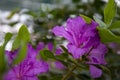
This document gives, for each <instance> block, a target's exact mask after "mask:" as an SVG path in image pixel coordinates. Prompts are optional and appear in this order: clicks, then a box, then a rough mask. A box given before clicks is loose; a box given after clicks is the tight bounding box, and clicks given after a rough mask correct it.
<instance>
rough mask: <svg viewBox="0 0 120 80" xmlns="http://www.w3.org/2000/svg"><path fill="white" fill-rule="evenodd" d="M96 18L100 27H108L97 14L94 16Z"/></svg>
mask: <svg viewBox="0 0 120 80" xmlns="http://www.w3.org/2000/svg"><path fill="white" fill-rule="evenodd" d="M93 18H94V20H95V21H96V22H97V23H98V24H99V26H100V27H102V28H103V27H106V24H105V23H104V22H103V21H101V20H100V19H99V18H97V17H96V16H93Z"/></svg>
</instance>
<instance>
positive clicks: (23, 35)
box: [18, 25, 30, 42]
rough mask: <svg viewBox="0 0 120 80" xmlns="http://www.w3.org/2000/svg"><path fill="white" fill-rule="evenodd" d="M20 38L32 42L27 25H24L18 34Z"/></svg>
mask: <svg viewBox="0 0 120 80" xmlns="http://www.w3.org/2000/svg"><path fill="white" fill-rule="evenodd" d="M18 37H19V38H20V40H23V41H27V42H28V41H30V33H29V31H28V29H27V26H26V25H22V26H21V28H20V29H19V32H18Z"/></svg>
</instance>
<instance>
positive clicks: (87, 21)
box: [80, 14, 92, 24]
mask: <svg viewBox="0 0 120 80" xmlns="http://www.w3.org/2000/svg"><path fill="white" fill-rule="evenodd" d="M80 16H81V17H82V18H83V19H84V20H85V21H86V23H88V24H90V23H91V21H92V19H91V18H89V17H87V16H85V15H82V14H80Z"/></svg>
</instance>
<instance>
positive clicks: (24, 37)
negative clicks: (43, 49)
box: [12, 25, 30, 50]
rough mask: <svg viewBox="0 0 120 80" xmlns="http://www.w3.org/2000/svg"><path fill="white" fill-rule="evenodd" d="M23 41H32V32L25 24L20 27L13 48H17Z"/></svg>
mask: <svg viewBox="0 0 120 80" xmlns="http://www.w3.org/2000/svg"><path fill="white" fill-rule="evenodd" d="M21 41H22V42H29V41H30V34H29V31H28V29H27V27H26V26H25V25H22V26H21V28H20V29H19V32H18V35H17V36H16V38H15V40H14V42H13V44H12V50H15V49H17V48H19V47H20V45H21Z"/></svg>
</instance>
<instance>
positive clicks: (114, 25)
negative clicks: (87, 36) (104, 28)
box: [109, 21, 120, 30]
mask: <svg viewBox="0 0 120 80" xmlns="http://www.w3.org/2000/svg"><path fill="white" fill-rule="evenodd" d="M109 29H110V30H112V29H120V21H116V22H114V23H112V24H111V26H110V27H109Z"/></svg>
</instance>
